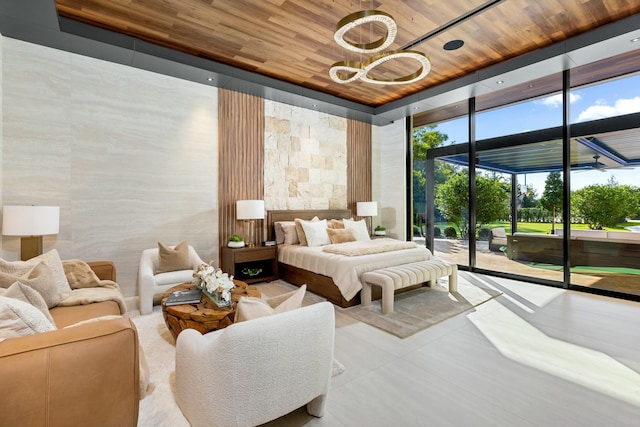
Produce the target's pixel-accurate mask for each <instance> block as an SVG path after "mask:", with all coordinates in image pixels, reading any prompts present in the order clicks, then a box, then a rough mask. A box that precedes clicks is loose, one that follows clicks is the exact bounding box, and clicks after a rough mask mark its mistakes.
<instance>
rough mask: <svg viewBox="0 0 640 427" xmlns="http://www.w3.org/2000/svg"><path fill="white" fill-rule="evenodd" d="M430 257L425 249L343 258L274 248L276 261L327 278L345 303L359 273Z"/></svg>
mask: <svg viewBox="0 0 640 427" xmlns="http://www.w3.org/2000/svg"><path fill="white" fill-rule="evenodd" d="M431 258H433V255H432V254H431V252H430V251H429V249H427V248H425V247H415V248H411V249H401V250H397V251H391V252H383V253H376V254H370V255H359V256H345V255H339V254H334V253H329V252H326V251H324V250H323V246H318V247H309V246H300V245H279V246H278V261H280V262H282V263H284V264H289V265H292V266H294V267H298V268H302V269H304V270H308V271H311V272H313V273H316V274H322V275H324V276H329V277H331V278H332V279H333V281H334V283H335V284H336V285H337V286H338V289H340V292H341V293H342V296H343V297H344V299H346V300H347V301H349V300H351V299H352V298H353V297H354V296H356V294H357V293H358V291H359V290H360V289H362V282H360V275H361V274H362V273H364V272H367V271H372V270H377V269H379V268H385V267H391V266H394V265H401V264H407V263H410V262H417V261H425V260H429V259H431Z"/></svg>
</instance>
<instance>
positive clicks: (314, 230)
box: [300, 219, 331, 246]
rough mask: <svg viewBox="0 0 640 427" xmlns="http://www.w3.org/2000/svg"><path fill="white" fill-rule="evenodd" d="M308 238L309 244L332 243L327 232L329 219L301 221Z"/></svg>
mask: <svg viewBox="0 0 640 427" xmlns="http://www.w3.org/2000/svg"><path fill="white" fill-rule="evenodd" d="M300 225H302V229H303V230H304V235H305V237H306V238H307V246H324V245H328V244H330V243H331V240H329V235H328V234H327V220H326V219H323V220H322V221H312V222H308V221H302V222H301V223H300Z"/></svg>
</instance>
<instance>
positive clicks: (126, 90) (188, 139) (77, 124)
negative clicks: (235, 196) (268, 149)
mask: <svg viewBox="0 0 640 427" xmlns="http://www.w3.org/2000/svg"><path fill="white" fill-rule="evenodd" d="M3 41H4V45H3V47H4V48H3V52H2V53H3V54H2V57H3V61H4V69H5V73H4V81H3V88H4V93H3V101H4V104H5V105H10V108H5V109H4V110H3V116H2V117H3V120H2V121H3V122H4V126H5V128H4V131H3V141H4V147H3V148H4V149H3V152H4V153H5V157H4V159H3V162H2V163H1V164H2V175H3V177H4V179H5V181H4V185H3V186H2V189H3V204H8V203H36V204H44V203H50V204H58V205H60V206H61V217H62V218H61V224H60V234H59V235H58V236H56V238H55V239H56V240H55V241H54V242H50V243H52V244H50V245H49V246H53V247H56V248H57V249H58V250H59V251H60V252H61V255H62V256H63V258H81V259H85V260H95V259H109V260H113V261H115V262H116V266H117V269H118V282H119V283H120V285H121V287H122V289H123V293H124V294H125V296H133V295H136V294H137V288H136V276H137V269H138V262H139V259H140V253H141V252H142V250H143V249H146V248H151V247H156V245H157V242H158V241H162V242H164V243H169V244H175V243H179V242H180V241H182V240H187V241H189V243H190V244H192V245H193V246H194V247H195V248H196V250H197V251H198V253H199V254H200V255H201V257H202V258H203V259H205V260H210V259H217V258H218V249H217V248H218V247H219V244H218V227H217V224H218V217H217V200H218V197H217V176H218V173H217V170H218V166H217V165H218V147H217V138H218V131H217V105H218V102H217V89H215V88H212V87H210V86H206V85H199V84H196V83H192V82H187V81H183V80H178V79H174V78H171V77H167V76H162V75H158V74H154V73H149V72H146V71H143V70H137V69H134V68H129V67H125V66H122V65H119V64H113V63H108V62H104V61H100V60H96V59H93V58H88V57H83V56H79V55H74V54H70V53H65V52H60V51H56V50H53V49H48V48H45V47H41V46H36V45H32V44H28V43H24V42H20V41H15V40H12V39H6V38H5V39H3ZM6 240H7V239H5V240H4V241H3V246H2V249H3V252H2V256H3V258H7V259H11V258H14V259H15V258H17V253H14V248H13V247H10V246H9V245H8V244H7V242H6ZM45 246H47V240H46V239H45ZM47 249H49V248H48V247H45V250H47Z"/></svg>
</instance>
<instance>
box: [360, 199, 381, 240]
mask: <svg viewBox="0 0 640 427" xmlns="http://www.w3.org/2000/svg"><path fill="white" fill-rule="evenodd" d="M356 212H357V213H356V215H358V216H362V217H368V218H369V235H371V234H372V233H373V224H372V223H371V217H372V216H378V202H357V203H356Z"/></svg>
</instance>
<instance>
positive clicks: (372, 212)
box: [356, 202, 378, 216]
mask: <svg viewBox="0 0 640 427" xmlns="http://www.w3.org/2000/svg"><path fill="white" fill-rule="evenodd" d="M356 210H357V215H358V216H378V202H357V203H356Z"/></svg>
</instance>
